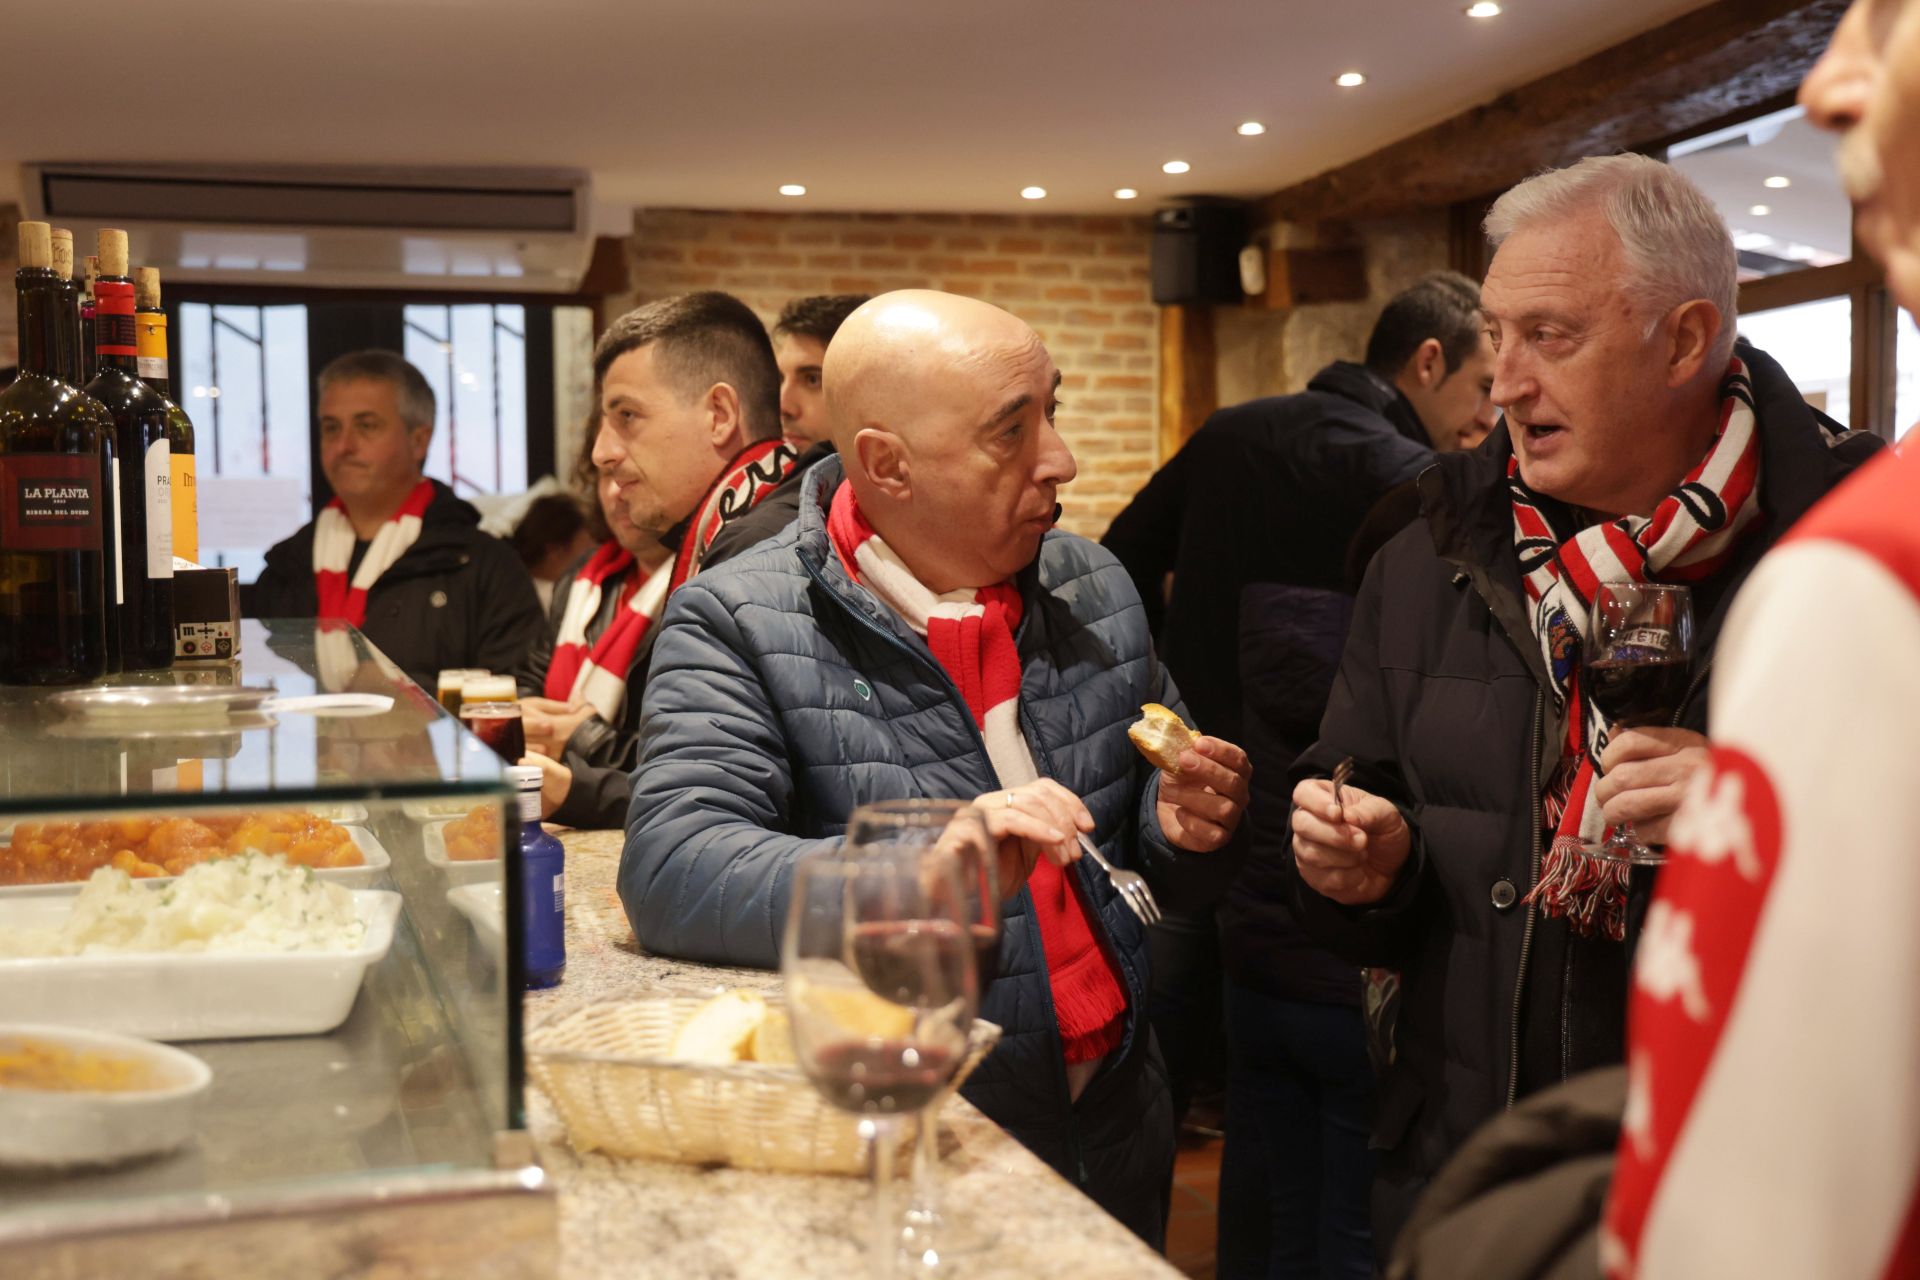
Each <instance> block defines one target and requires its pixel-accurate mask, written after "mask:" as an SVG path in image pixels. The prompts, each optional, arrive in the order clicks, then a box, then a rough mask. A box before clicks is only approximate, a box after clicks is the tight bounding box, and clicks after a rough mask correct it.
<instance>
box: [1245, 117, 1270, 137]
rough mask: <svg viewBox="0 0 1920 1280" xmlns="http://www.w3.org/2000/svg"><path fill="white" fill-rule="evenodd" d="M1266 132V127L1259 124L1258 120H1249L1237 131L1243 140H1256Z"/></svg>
mask: <svg viewBox="0 0 1920 1280" xmlns="http://www.w3.org/2000/svg"><path fill="white" fill-rule="evenodd" d="M1266 131H1267V126H1265V125H1263V124H1261V123H1260V122H1259V121H1258V120H1249V121H1247V122H1246V123H1245V124H1243V125H1241V126H1240V128H1239V130H1238V132H1239V134H1240V136H1241V137H1243V138H1257V137H1259V136H1260V135H1261V134H1263V133H1265V132H1266Z"/></svg>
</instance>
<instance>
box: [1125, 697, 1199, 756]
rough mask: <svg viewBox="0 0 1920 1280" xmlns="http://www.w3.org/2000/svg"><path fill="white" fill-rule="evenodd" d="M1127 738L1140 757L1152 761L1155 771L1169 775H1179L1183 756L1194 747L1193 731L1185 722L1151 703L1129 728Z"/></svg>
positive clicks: (1165, 709)
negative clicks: (1162, 770)
mask: <svg viewBox="0 0 1920 1280" xmlns="http://www.w3.org/2000/svg"><path fill="white" fill-rule="evenodd" d="M1127 737H1129V738H1130V739H1132V740H1133V745H1134V746H1136V747H1138V748H1139V749H1140V754H1141V755H1143V756H1145V757H1146V758H1147V759H1149V760H1151V761H1153V767H1154V768H1156V769H1164V770H1165V771H1166V772H1168V773H1178V772H1180V753H1181V752H1182V751H1185V750H1186V749H1187V748H1188V747H1190V746H1192V745H1193V739H1194V733H1193V730H1191V729H1189V728H1187V725H1186V721H1184V720H1182V719H1181V718H1180V717H1179V716H1177V715H1175V714H1174V713H1173V712H1171V711H1169V710H1168V709H1167V708H1165V707H1163V706H1161V705H1160V704H1159V703H1157V702H1149V703H1146V704H1145V705H1144V706H1142V707H1141V708H1140V718H1139V719H1138V720H1135V721H1134V722H1133V723H1132V724H1130V725H1128V726H1127Z"/></svg>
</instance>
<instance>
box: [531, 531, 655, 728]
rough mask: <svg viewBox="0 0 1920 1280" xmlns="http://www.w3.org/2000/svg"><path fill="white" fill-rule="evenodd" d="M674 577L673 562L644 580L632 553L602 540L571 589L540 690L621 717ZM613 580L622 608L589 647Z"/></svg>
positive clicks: (612, 718)
mask: <svg viewBox="0 0 1920 1280" xmlns="http://www.w3.org/2000/svg"><path fill="white" fill-rule="evenodd" d="M672 581H673V562H672V561H662V562H661V563H660V564H658V565H657V566H655V567H654V569H653V571H652V572H651V573H649V574H648V575H647V578H646V581H645V582H644V583H643V582H641V581H640V580H639V577H638V567H637V565H636V564H635V562H634V558H633V553H632V552H631V551H628V550H626V549H625V548H624V547H622V546H621V545H620V544H619V543H617V542H614V541H612V540H611V539H609V540H608V541H606V542H603V543H601V544H600V546H599V549H598V550H596V551H595V552H594V553H593V555H592V556H591V557H590V558H589V559H588V560H587V562H586V564H584V565H582V566H581V568H580V572H579V573H577V574H575V575H574V578H573V584H572V585H571V586H570V587H569V588H568V590H567V607H566V610H565V612H564V613H562V614H561V616H560V634H559V636H558V638H557V639H556V640H555V642H554V646H553V661H552V663H551V664H550V665H549V666H548V667H547V682H546V686H545V688H543V689H542V690H541V692H542V693H544V694H545V695H546V696H547V697H549V698H553V699H555V700H556V701H559V702H565V703H569V704H575V703H581V702H585V703H586V704H588V705H589V706H591V707H592V708H593V709H594V711H595V712H596V713H598V714H599V716H600V718H601V719H602V720H605V721H608V722H609V723H612V722H614V721H616V720H617V719H618V718H619V716H620V708H621V705H622V704H623V703H624V702H625V701H626V697H627V672H628V671H629V670H630V669H631V668H632V666H633V656H634V655H635V654H636V653H638V652H639V651H640V642H641V641H642V640H643V639H645V638H646V634H647V631H648V630H649V629H650V628H651V627H652V626H653V622H654V619H656V618H658V617H659V616H660V606H661V605H663V604H665V603H666V599H667V588H668V587H669V586H670V585H671V584H672ZM609 582H611V583H613V584H615V586H616V588H617V590H618V591H619V592H620V606H619V608H618V610H617V611H616V612H615V613H614V616H613V619H612V620H611V621H610V622H608V623H607V625H606V627H605V628H604V629H603V630H602V631H601V632H600V635H599V636H598V638H596V639H594V640H593V641H592V642H591V645H589V642H588V639H587V628H588V627H589V626H591V625H592V623H593V620H594V618H596V617H597V616H599V613H600V603H601V601H602V600H603V599H604V598H605V590H606V586H607V584H608V583H609Z"/></svg>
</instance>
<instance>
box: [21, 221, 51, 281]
mask: <svg viewBox="0 0 1920 1280" xmlns="http://www.w3.org/2000/svg"><path fill="white" fill-rule="evenodd" d="M20 265H21V266H23V267H38V268H39V269H40V270H42V271H45V270H47V269H48V268H50V267H52V266H53V228H52V227H50V226H48V225H47V224H46V223H44V222H23V223H21V224H20Z"/></svg>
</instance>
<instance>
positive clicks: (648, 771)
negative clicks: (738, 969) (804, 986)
mask: <svg viewBox="0 0 1920 1280" xmlns="http://www.w3.org/2000/svg"><path fill="white" fill-rule="evenodd" d="M641 724H642V728H641V732H640V760H639V765H638V767H637V768H636V769H635V771H634V786H633V802H632V805H631V806H630V807H629V809H628V811H627V842H626V848H625V849H624V851H623V852H622V854H621V858H620V877H619V887H620V900H621V902H622V903H623V904H625V906H626V909H627V919H628V920H629V921H630V922H631V923H632V925H633V932H634V937H635V938H636V939H637V940H638V941H639V943H640V945H641V946H643V947H645V948H646V949H647V950H649V951H655V952H659V953H661V954H664V955H674V956H681V957H684V958H686V959H689V960H701V961H706V962H709V963H717V964H734V965H753V966H758V967H762V968H771V967H773V966H775V965H776V964H778V963H779V957H780V936H781V933H782V930H783V928H784V925H785V917H786V910H787V897H788V891H789V888H790V883H791V877H792V871H793V864H794V861H795V860H796V859H798V858H799V857H800V856H801V855H803V854H805V853H807V852H809V851H811V850H814V849H820V848H826V847H829V846H831V845H832V844H833V843H834V842H833V841H831V840H808V839H803V838H801V837H798V836H792V835H787V834H785V832H784V828H785V827H786V826H787V825H788V823H787V820H788V816H789V812H790V809H791V804H792V799H793V776H792V772H791V770H790V769H789V767H788V762H787V748H786V744H785V742H784V741H783V740H782V736H781V730H780V725H779V720H778V715H777V713H776V712H775V710H774V706H773V702H772V699H771V698H770V697H769V696H768V692H767V688H766V685H765V683H764V682H763V680H762V678H761V675H760V672H759V670H758V669H757V665H756V662H755V660H754V658H753V657H752V656H751V655H750V654H749V653H748V651H747V646H746V644H745V643H744V641H743V639H742V637H741V635H740V630H739V627H738V625H737V623H736V621H735V619H734V618H733V616H732V615H731V614H730V613H729V612H728V611H727V609H726V607H725V606H724V605H723V604H722V603H721V602H720V601H719V600H718V599H717V598H716V597H715V596H714V595H713V594H712V593H711V592H709V591H707V590H705V589H704V588H702V586H701V585H700V583H699V581H698V580H697V579H696V580H695V581H693V582H689V583H688V584H687V585H685V586H683V587H681V588H680V590H678V591H677V592H675V593H674V596H673V599H672V600H671V601H670V602H669V604H668V607H667V614H666V617H665V618H664V619H663V625H662V629H661V632H660V637H659V640H658V642H657V643H656V645H655V648H654V656H653V669H652V672H651V674H650V675H649V677H648V679H647V688H646V694H645V701H644V704H643V710H642V715H641Z"/></svg>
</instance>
